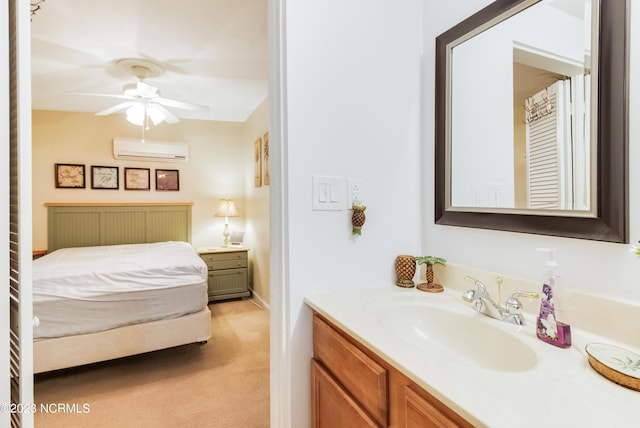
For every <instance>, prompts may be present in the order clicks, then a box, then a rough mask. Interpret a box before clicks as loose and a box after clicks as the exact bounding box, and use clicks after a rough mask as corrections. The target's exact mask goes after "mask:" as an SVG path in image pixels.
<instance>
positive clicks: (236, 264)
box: [206, 259, 247, 270]
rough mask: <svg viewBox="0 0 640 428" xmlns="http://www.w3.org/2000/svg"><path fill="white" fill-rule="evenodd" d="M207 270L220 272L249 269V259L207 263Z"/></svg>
mask: <svg viewBox="0 0 640 428" xmlns="http://www.w3.org/2000/svg"><path fill="white" fill-rule="evenodd" d="M206 263H207V269H209V270H220V269H238V268H246V267H247V259H244V260H218V261H213V262H206Z"/></svg>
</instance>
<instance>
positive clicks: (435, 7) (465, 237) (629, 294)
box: [422, 0, 640, 304]
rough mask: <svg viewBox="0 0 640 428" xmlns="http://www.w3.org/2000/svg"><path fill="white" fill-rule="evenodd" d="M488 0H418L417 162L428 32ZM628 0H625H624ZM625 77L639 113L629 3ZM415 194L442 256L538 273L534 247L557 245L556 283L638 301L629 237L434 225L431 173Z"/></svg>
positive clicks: (636, 233)
mask: <svg viewBox="0 0 640 428" xmlns="http://www.w3.org/2000/svg"><path fill="white" fill-rule="evenodd" d="M489 3H490V1H489V0H452V1H450V2H448V3H447V5H446V7H445V6H443V5H442V3H441V2H436V1H428V2H427V3H425V8H424V26H423V28H424V46H425V52H424V82H423V83H424V84H423V88H424V91H423V95H424V102H423V104H424V109H423V129H422V131H423V136H424V143H423V149H424V150H423V153H422V157H423V160H424V163H425V164H427V163H432V162H433V151H434V141H433V129H434V106H433V102H432V100H433V96H434V94H433V85H432V84H431V82H433V81H434V66H435V62H434V61H435V59H434V58H435V51H434V45H433V40H434V38H435V37H436V36H437V35H439V34H440V33H442V32H443V31H445V30H447V29H448V28H450V27H451V26H453V25H455V24H456V23H458V22H459V21H461V20H462V19H464V18H466V17H467V16H469V15H471V14H472V13H474V12H476V11H478V10H479V9H481V8H482V7H484V6H486V5H488V4H489ZM632 6H633V5H632ZM631 15H632V16H631V25H630V27H631V70H630V76H631V82H630V97H629V99H630V114H629V117H630V118H633V117H636V116H637V115H638V113H640V112H639V111H638V108H639V107H640V84H639V83H640V78H639V77H638V70H639V67H638V60H639V59H640V55H639V54H640V51H639V50H638V49H637V47H638V46H640V31H639V30H638V28H639V25H640V8H635V9H634V8H633V7H632V8H631ZM629 157H630V165H631V169H630V173H629V174H630V175H629V189H630V190H629V196H630V210H629V215H630V238H631V241H632V242H633V243H635V242H636V241H638V239H640V220H638V217H636V216H637V215H639V213H640V193H639V192H638V188H639V187H640V175H639V173H638V168H633V165H634V163H635V162H634V160H636V159H638V158H640V126H639V125H638V122H637V121H633V120H630V149H629ZM423 183H424V187H423V189H422V194H423V195H424V196H425V197H424V200H423V206H424V210H423V213H424V217H423V221H422V224H423V226H424V231H423V237H422V248H423V252H425V253H429V254H433V255H437V256H441V257H445V258H447V259H448V260H449V261H450V262H453V263H456V264H461V265H465V266H469V267H475V268H479V269H483V270H489V271H494V272H497V273H502V274H504V275H509V276H514V277H518V278H523V279H529V280H538V279H541V274H542V272H543V261H544V256H542V255H541V254H539V253H537V252H536V251H534V249H535V248H536V247H554V248H557V249H558V261H559V263H560V266H559V272H560V285H561V286H565V287H568V288H572V289H576V290H581V291H585V292H589V293H593V294H598V295H605V296H609V297H612V298H616V299H622V300H632V301H636V302H638V303H639V304H640V279H639V278H640V258H638V257H637V256H635V255H633V254H630V253H629V252H628V248H629V245H624V244H612V243H602V242H596V241H587V240H580V239H568V238H556V237H547V236H539V235H529V234H519V233H510V232H497V231H488V230H480V229H469V228H458V227H452V226H438V225H435V224H434V215H433V212H434V201H433V197H432V196H431V189H433V186H434V177H433V174H425V176H424V181H423Z"/></svg>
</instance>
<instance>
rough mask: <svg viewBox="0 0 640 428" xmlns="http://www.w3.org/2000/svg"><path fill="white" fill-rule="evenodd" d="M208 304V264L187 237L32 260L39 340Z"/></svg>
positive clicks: (66, 252)
mask: <svg viewBox="0 0 640 428" xmlns="http://www.w3.org/2000/svg"><path fill="white" fill-rule="evenodd" d="M206 305H207V266H206V264H205V263H204V261H202V259H201V258H200V257H199V256H198V254H197V252H196V251H195V249H194V248H193V247H192V246H191V245H190V244H188V243H186V242H160V243H153V244H130V245H113V246H100V247H83V248H65V249H61V250H57V251H54V252H52V253H51V254H48V255H46V256H44V257H41V258H39V259H36V260H34V261H33V310H34V316H37V317H38V318H39V320H40V325H39V326H38V327H36V328H34V338H36V339H44V338H52V337H61V336H68V335H75V334H85V333H90V332H96V331H102V330H107V329H110V328H115V327H120V326H123V325H130V324H135V323H141V322H147V321H151V320H157V319H164V318H175V317H179V316H181V315H184V314H189V313H194V312H198V311H200V310H202V309H203V308H204V307H206Z"/></svg>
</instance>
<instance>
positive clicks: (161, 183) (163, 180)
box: [156, 169, 180, 191]
mask: <svg viewBox="0 0 640 428" xmlns="http://www.w3.org/2000/svg"><path fill="white" fill-rule="evenodd" d="M156 190H176V191H177V190H180V171H178V170H177V169H156Z"/></svg>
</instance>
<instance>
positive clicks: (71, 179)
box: [55, 163, 85, 189]
mask: <svg viewBox="0 0 640 428" xmlns="http://www.w3.org/2000/svg"><path fill="white" fill-rule="evenodd" d="M55 166H56V168H55V169H56V177H55V180H56V188H57V189H84V188H85V179H84V165H79V164H70V163H57V164H56V165H55Z"/></svg>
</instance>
